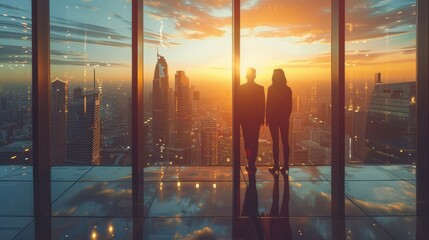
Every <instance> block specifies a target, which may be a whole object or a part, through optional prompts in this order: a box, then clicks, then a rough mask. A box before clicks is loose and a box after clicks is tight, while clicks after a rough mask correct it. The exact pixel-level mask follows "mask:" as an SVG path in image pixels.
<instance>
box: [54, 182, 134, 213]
mask: <svg viewBox="0 0 429 240" xmlns="http://www.w3.org/2000/svg"><path fill="white" fill-rule="evenodd" d="M131 207H132V206H131V182H77V183H75V184H74V185H73V186H72V187H71V188H70V189H69V190H67V191H66V192H65V193H64V194H63V195H62V196H61V197H60V198H58V199H57V200H56V201H55V202H54V203H53V205H52V215H53V216H111V217H131V213H132V210H131Z"/></svg>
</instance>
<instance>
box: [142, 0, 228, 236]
mask: <svg viewBox="0 0 429 240" xmlns="http://www.w3.org/2000/svg"><path fill="white" fill-rule="evenodd" d="M143 31H144V89H145V90H144V110H145V111H144V122H142V124H144V127H145V166H146V168H145V189H146V191H145V208H146V210H147V212H146V213H145V214H146V216H147V218H146V220H145V224H144V238H145V239H146V238H147V239H151V238H170V237H173V236H175V237H177V238H186V237H187V236H188V234H192V233H193V232H198V231H202V232H206V233H207V234H209V235H210V234H213V233H215V236H217V237H219V238H229V236H230V234H231V228H230V227H228V226H230V224H231V219H230V218H226V217H230V216H231V212H232V210H231V208H232V204H231V203H232V167H231V165H232V145H231V142H232V104H231V101H232V71H231V70H232V66H231V65H232V45H231V42H232V1H230V0H226V1H209V0H203V1H194V0H186V1H185V0H180V1H176V0H171V1H152V0H145V1H144V19H143ZM190 205H192V206H193V207H189V206H190ZM160 217H161V218H160ZM188 237H189V236H188Z"/></svg>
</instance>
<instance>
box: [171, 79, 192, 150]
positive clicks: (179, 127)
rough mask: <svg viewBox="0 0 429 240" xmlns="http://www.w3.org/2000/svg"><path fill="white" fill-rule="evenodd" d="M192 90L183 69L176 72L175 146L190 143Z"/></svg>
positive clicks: (185, 145) (188, 145) (187, 145)
mask: <svg viewBox="0 0 429 240" xmlns="http://www.w3.org/2000/svg"><path fill="white" fill-rule="evenodd" d="M191 94H192V92H191V88H190V87H189V78H188V77H187V76H186V75H185V72H184V71H177V72H176V79H175V89H174V125H175V126H174V127H175V129H174V130H175V132H174V133H175V146H176V147H179V148H183V147H184V148H187V147H190V146H191V145H192V137H191V131H192V105H191V104H192V102H191V101H192V95H191Z"/></svg>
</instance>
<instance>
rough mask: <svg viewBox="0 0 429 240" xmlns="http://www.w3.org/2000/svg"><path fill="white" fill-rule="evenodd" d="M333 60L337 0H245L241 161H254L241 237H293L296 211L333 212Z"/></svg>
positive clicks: (244, 186)
mask: <svg viewBox="0 0 429 240" xmlns="http://www.w3.org/2000/svg"><path fill="white" fill-rule="evenodd" d="M310 6H311V7H310ZM330 61H331V1H329V0H322V1H320V0H313V1H281V0H272V1H244V0H243V1H241V63H240V65H241V86H240V90H239V99H240V101H241V102H240V105H239V108H240V109H241V110H240V111H242V112H241V114H242V115H241V118H240V125H241V133H242V136H241V165H247V166H246V167H242V169H241V172H242V174H243V176H244V180H243V181H242V182H241V201H242V202H241V209H240V210H241V216H242V218H243V219H242V220H243V224H244V225H246V226H248V228H244V227H243V229H242V231H241V232H240V231H238V232H239V234H240V236H239V237H242V238H243V239H247V238H249V237H250V236H251V235H252V234H253V232H254V234H259V238H261V239H263V238H264V234H265V236H267V235H268V234H270V238H273V239H277V238H282V237H284V238H287V239H289V238H292V235H293V234H294V233H293V231H292V229H291V224H292V223H291V222H293V221H291V222H289V219H288V218H289V217H291V216H293V217H308V216H326V217H329V216H330V214H331V200H330V198H331V188H330V182H329V181H328V179H329V178H330V174H329V172H330V166H329V165H330V164H331V119H330V118H331V117H330V115H331V94H330V92H331V89H330V88H331V71H330V70H331V62H330ZM249 68H250V69H252V68H253V69H254V70H250V71H249ZM255 73H256V74H255ZM255 83H256V84H255ZM257 85H259V86H257ZM240 91H241V92H240ZM259 95H262V97H260V96H259ZM264 103H265V112H264V109H263V108H264V107H263V106H264ZM261 104H262V107H258V106H260V105H261ZM261 109H262V112H261ZM261 115H262V116H261ZM264 115H265V118H264V117H263V116H264ZM254 129H256V131H255V130H254ZM258 129H259V135H258ZM252 131H255V132H254V133H252ZM252 165H253V166H252ZM255 165H256V167H255ZM270 167H271V168H270ZM255 171H256V173H255ZM322 196H326V197H322ZM310 199H311V200H310ZM246 220H248V221H249V220H250V221H249V222H250V223H249V222H248V223H246ZM268 226H269V227H268ZM298 229H299V230H294V231H301V229H304V231H305V229H306V228H305V227H303V228H301V227H299V228H298ZM252 231H253V232H252ZM286 236H290V237H286ZM307 236H308V235H307ZM300 237H301V236H300ZM298 238H299V237H298ZM316 238H317V237H316ZM320 238H322V237H320ZM328 238H329V237H328Z"/></svg>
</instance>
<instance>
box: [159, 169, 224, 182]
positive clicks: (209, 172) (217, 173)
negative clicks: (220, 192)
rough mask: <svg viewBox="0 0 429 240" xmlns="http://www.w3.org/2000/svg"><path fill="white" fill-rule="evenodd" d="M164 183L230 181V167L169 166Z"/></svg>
mask: <svg viewBox="0 0 429 240" xmlns="http://www.w3.org/2000/svg"><path fill="white" fill-rule="evenodd" d="M164 181H185V182H194V181H232V166H222V167H216V166H213V167H204V166H186V167H176V166H169V167H168V170H167V171H166V173H165V175H164Z"/></svg>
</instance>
